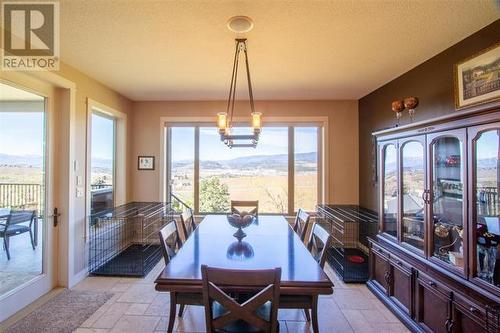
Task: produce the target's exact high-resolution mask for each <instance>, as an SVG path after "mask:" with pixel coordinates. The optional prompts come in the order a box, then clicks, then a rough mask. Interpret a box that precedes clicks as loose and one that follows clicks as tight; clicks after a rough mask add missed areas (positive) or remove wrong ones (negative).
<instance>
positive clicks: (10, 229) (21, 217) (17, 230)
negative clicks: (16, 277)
mask: <svg viewBox="0 0 500 333" xmlns="http://www.w3.org/2000/svg"><path fill="white" fill-rule="evenodd" d="M36 220H37V217H36V210H12V211H11V212H10V214H9V216H8V217H7V220H6V221H5V223H0V237H2V238H3V245H4V248H5V251H6V252H7V259H8V260H10V251H9V238H10V237H13V236H17V235H21V234H24V233H26V232H29V233H30V239H31V247H32V248H33V250H34V249H35V238H34V237H33V228H32V227H33V223H36ZM25 222H29V225H25V224H22V223H25Z"/></svg>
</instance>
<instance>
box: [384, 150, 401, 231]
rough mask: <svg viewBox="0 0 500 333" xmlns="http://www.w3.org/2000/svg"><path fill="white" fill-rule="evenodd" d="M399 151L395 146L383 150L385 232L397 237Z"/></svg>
mask: <svg viewBox="0 0 500 333" xmlns="http://www.w3.org/2000/svg"><path fill="white" fill-rule="evenodd" d="M397 165H398V161H397V149H396V145H395V144H392V143H391V144H387V145H386V146H385V147H383V150H382V173H383V174H382V182H383V184H382V188H383V190H382V191H383V193H382V195H383V198H384V200H383V207H382V211H383V216H382V219H383V221H382V225H383V231H384V232H385V233H387V234H389V235H391V236H394V237H397V236H398V230H397V220H398V174H397Z"/></svg>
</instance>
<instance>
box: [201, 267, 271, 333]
mask: <svg viewBox="0 0 500 333" xmlns="http://www.w3.org/2000/svg"><path fill="white" fill-rule="evenodd" d="M201 274H202V279H203V302H204V304H205V321H206V326H207V327H206V328H207V332H214V331H216V330H220V329H223V328H224V327H225V326H227V325H229V324H231V323H234V322H235V321H239V320H242V321H244V322H246V323H247V324H249V325H250V326H253V327H255V328H257V329H259V330H260V331H263V332H273V333H274V332H277V329H278V318H277V317H278V305H279V304H278V303H279V297H280V281H281V268H275V269H266V270H234V269H221V268H213V267H208V266H206V265H202V266H201ZM224 290H226V291H239V290H244V291H249V290H251V291H257V290H259V291H258V292H257V293H256V294H255V295H254V296H253V297H251V298H250V299H248V300H246V301H245V302H244V303H241V304H240V303H238V302H237V301H236V300H235V299H234V298H233V297H231V296H230V295H229V294H228V293H226V291H224ZM214 301H216V302H217V303H219V304H220V305H222V306H223V307H224V312H223V314H222V315H220V316H219V317H216V318H214V313H213V302H214ZM267 302H270V303H271V307H270V309H269V311H270V313H269V314H268V316H266V317H267V318H268V319H267V320H266V319H265V318H262V317H260V316H258V315H256V314H255V312H256V310H257V309H259V308H260V307H261V306H262V305H264V304H266V303H267Z"/></svg>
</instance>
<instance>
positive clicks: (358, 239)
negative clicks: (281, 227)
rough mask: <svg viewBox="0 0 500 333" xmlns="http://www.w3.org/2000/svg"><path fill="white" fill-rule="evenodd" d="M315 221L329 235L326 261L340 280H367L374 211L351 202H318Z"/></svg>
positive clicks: (374, 218) (375, 228) (373, 233)
mask: <svg viewBox="0 0 500 333" xmlns="http://www.w3.org/2000/svg"><path fill="white" fill-rule="evenodd" d="M316 222H317V223H319V224H320V225H321V226H323V227H324V228H325V229H326V230H327V231H328V232H329V233H330V235H331V236H332V238H333V242H332V246H331V247H330V248H329V249H328V250H327V251H328V255H327V261H328V263H329V264H330V266H331V267H332V268H333V269H335V271H336V272H337V274H339V275H340V277H341V278H342V280H343V281H344V282H366V281H368V277H369V271H368V253H369V244H368V237H370V236H374V235H376V234H377V231H378V218H377V214H376V213H375V212H373V211H370V210H368V209H365V208H362V207H359V206H354V205H318V215H317V217H316Z"/></svg>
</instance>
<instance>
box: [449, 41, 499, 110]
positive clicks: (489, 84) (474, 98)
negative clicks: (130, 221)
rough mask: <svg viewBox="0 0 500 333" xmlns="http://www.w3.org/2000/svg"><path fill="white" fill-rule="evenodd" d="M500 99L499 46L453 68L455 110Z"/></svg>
mask: <svg viewBox="0 0 500 333" xmlns="http://www.w3.org/2000/svg"><path fill="white" fill-rule="evenodd" d="M497 99H500V44H496V45H494V46H492V47H490V48H488V49H486V50H484V51H482V52H480V53H479V54H476V55H474V56H472V57H471V58H469V59H466V60H464V61H462V62H461V63H458V64H457V65H456V66H455V104H456V107H457V109H461V108H465V107H468V106H472V105H477V104H482V103H487V102H491V101H494V100H497Z"/></svg>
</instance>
